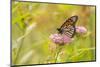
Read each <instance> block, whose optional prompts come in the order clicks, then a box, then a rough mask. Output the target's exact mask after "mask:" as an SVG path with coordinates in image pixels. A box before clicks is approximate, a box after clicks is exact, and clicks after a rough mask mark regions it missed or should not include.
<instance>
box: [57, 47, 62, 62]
mask: <svg viewBox="0 0 100 67" xmlns="http://www.w3.org/2000/svg"><path fill="white" fill-rule="evenodd" d="M62 48H63V47H62V46H60V45H59V46H58V51H57V53H56V56H55V63H57V58H58V56H59V53H60V52H61V50H62Z"/></svg>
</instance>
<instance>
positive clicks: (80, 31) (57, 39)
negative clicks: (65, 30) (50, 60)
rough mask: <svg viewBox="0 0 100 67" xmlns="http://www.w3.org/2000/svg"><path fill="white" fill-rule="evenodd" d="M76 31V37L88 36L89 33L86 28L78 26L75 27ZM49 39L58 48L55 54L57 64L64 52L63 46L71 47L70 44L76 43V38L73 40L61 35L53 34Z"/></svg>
mask: <svg viewBox="0 0 100 67" xmlns="http://www.w3.org/2000/svg"><path fill="white" fill-rule="evenodd" d="M75 30H76V32H75V35H76V37H80V36H83V35H86V34H87V32H88V31H87V29H86V28H85V27H84V26H77V27H75ZM77 35H78V36H77ZM49 38H50V40H51V41H52V42H53V43H54V44H56V46H57V48H56V49H57V50H56V51H57V52H56V54H55V63H57V62H58V61H57V59H59V55H60V54H61V53H62V51H63V46H67V45H70V43H72V42H73V41H75V38H74V37H73V38H71V37H68V36H67V35H64V34H59V33H54V34H51V35H50V36H49ZM51 47H52V46H51Z"/></svg>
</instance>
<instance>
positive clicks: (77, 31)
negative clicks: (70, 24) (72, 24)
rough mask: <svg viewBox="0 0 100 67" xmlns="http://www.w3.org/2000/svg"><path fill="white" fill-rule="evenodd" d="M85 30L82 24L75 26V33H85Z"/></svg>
mask: <svg viewBox="0 0 100 67" xmlns="http://www.w3.org/2000/svg"><path fill="white" fill-rule="evenodd" d="M86 32H87V29H86V28H85V27H83V26H78V27H76V33H83V34H84V33H86Z"/></svg>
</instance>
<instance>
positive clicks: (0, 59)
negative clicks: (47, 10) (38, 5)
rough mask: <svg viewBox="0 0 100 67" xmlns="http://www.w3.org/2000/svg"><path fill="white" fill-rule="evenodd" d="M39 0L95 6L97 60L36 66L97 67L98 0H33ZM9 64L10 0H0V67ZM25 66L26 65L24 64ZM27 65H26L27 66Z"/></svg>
mask: <svg viewBox="0 0 100 67" xmlns="http://www.w3.org/2000/svg"><path fill="white" fill-rule="evenodd" d="M35 1H41V2H54V3H69V4H88V5H96V6H97V62H84V63H68V64H53V65H39V66H37V67H40V66H41V67H47V66H48V67H52V66H53V67H56V66H58V67H62V66H63V67H76V66H77V67H89V66H90V67H99V64H100V30H99V29H100V0H35ZM9 65H10V0H0V67H9ZM25 67H26V66H25ZM27 67H28V66H27Z"/></svg>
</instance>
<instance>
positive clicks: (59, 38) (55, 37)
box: [50, 34, 72, 44]
mask: <svg viewBox="0 0 100 67" xmlns="http://www.w3.org/2000/svg"><path fill="white" fill-rule="evenodd" d="M50 39H51V40H52V41H53V42H54V43H56V44H66V43H70V42H71V41H72V38H70V37H68V36H66V35H61V34H52V35H50Z"/></svg>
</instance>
